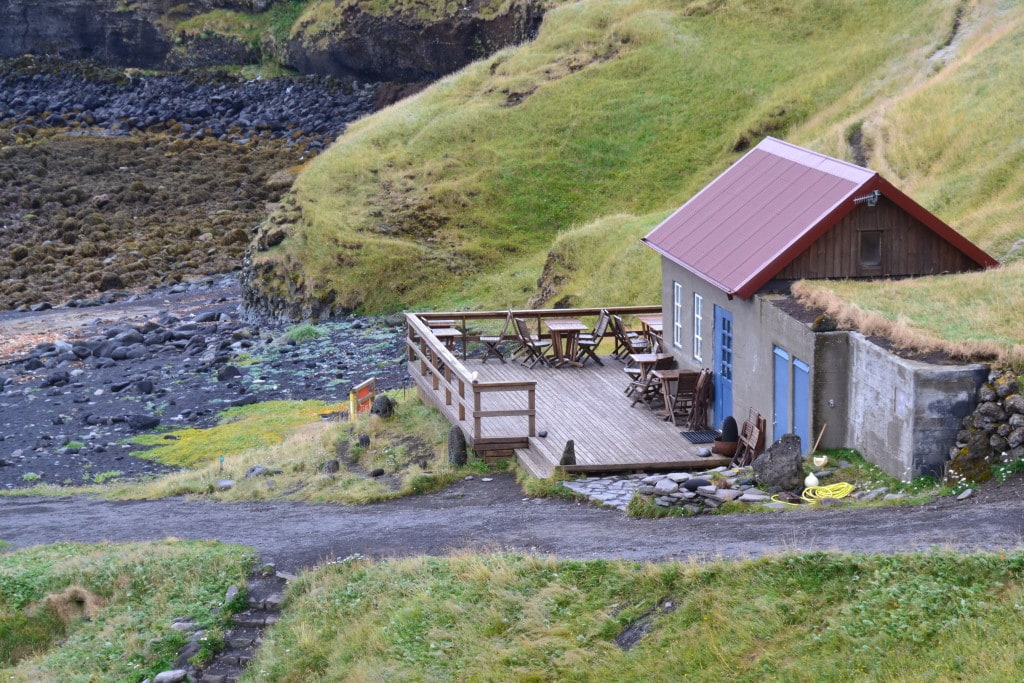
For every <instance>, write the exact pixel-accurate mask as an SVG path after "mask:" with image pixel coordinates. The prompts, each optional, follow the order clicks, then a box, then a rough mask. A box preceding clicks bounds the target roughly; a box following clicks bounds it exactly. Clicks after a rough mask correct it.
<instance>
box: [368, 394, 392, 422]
mask: <svg viewBox="0 0 1024 683" xmlns="http://www.w3.org/2000/svg"><path fill="white" fill-rule="evenodd" d="M395 405H397V404H396V403H395V401H394V399H392V398H391V397H390V396H387V395H385V394H377V396H376V397H374V399H373V404H372V405H371V406H370V415H376V416H377V417H380V418H383V419H385V420H386V419H388V418H390V417H393V416H394V414H395Z"/></svg>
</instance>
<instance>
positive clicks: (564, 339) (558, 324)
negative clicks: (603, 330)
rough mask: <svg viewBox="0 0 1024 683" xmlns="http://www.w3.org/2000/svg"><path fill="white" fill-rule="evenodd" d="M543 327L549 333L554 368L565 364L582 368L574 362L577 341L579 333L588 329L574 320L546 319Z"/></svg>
mask: <svg viewBox="0 0 1024 683" xmlns="http://www.w3.org/2000/svg"><path fill="white" fill-rule="evenodd" d="M544 326H545V327H547V328H548V330H549V331H550V332H551V350H552V351H553V352H554V354H555V357H554V365H555V367H561V366H563V365H567V364H568V365H575V366H576V367H583V364H582V363H580V362H579V361H578V360H576V356H577V355H578V348H577V341H578V340H579V338H580V332H582V331H584V330H586V329H589V328H588V327H587V326H586V325H584V324H583V323H582V322H580V321H579V320H577V319H576V318H546V319H545V320H544Z"/></svg>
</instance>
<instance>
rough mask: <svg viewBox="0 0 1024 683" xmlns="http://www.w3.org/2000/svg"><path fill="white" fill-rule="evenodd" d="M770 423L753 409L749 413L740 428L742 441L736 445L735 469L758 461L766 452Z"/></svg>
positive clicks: (733, 460)
mask: <svg viewBox="0 0 1024 683" xmlns="http://www.w3.org/2000/svg"><path fill="white" fill-rule="evenodd" d="M767 429H768V422H767V420H765V419H764V418H763V417H761V414H760V413H759V412H757V411H756V410H754V409H753V408H751V409H750V410H749V411H748V414H747V419H746V420H744V421H743V426H742V427H740V441H739V443H738V444H737V445H736V454H735V455H734V456H733V459H732V465H733V466H734V467H746V466H747V465H749V464H750V463H752V462H754V460H756V459H757V456H759V455H761V452H762V451H763V450H764V438H765V433H766V430H767Z"/></svg>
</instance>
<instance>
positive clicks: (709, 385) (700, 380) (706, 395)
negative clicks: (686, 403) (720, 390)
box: [687, 368, 714, 432]
mask: <svg viewBox="0 0 1024 683" xmlns="http://www.w3.org/2000/svg"><path fill="white" fill-rule="evenodd" d="M711 379H712V376H711V370H709V369H708V368H704V369H703V370H701V371H700V375H699V376H698V377H697V386H696V387H695V388H694V390H693V408H692V409H691V410H690V422H689V424H688V425H687V427H688V428H689V430H690V431H693V432H696V431H700V430H702V429H707V428H708V411H709V410H710V409H711V397H712V392H713V389H714V383H713V382H712V381H711Z"/></svg>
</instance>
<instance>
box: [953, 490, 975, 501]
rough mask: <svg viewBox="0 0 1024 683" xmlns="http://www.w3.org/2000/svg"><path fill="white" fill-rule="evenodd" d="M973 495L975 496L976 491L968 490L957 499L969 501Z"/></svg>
mask: <svg viewBox="0 0 1024 683" xmlns="http://www.w3.org/2000/svg"><path fill="white" fill-rule="evenodd" d="M973 495H974V489H966V490H964V491H963V492H962V493H961V494H960V495H959V496H957V497H956V499H957V500H967V499H968V498H970V497H971V496H973Z"/></svg>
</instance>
